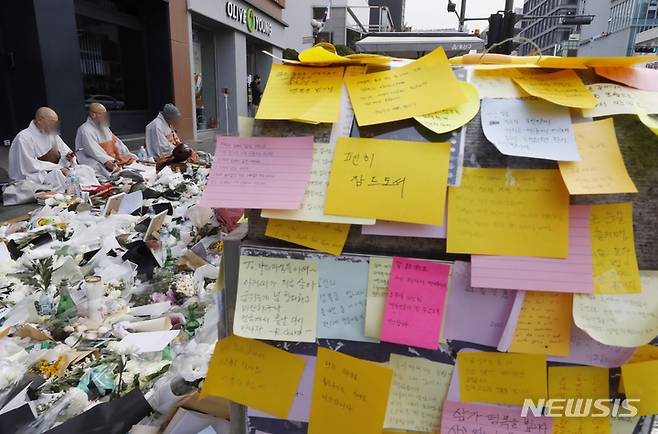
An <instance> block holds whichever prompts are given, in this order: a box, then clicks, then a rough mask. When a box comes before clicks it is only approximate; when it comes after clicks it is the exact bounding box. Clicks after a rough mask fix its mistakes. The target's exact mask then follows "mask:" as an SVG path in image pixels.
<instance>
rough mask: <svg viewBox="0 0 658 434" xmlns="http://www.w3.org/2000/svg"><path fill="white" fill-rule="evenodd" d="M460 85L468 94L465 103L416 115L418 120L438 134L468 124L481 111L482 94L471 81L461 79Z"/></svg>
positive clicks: (465, 93)
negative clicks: (465, 81)
mask: <svg viewBox="0 0 658 434" xmlns="http://www.w3.org/2000/svg"><path fill="white" fill-rule="evenodd" d="M459 87H461V89H462V92H464V95H466V102H465V103H463V104H460V105H457V106H454V107H451V108H447V109H444V110H441V111H438V112H435V113H430V114H427V115H423V116H416V120H417V121H418V122H419V123H420V124H421V125H423V126H424V127H426V128H429V129H430V130H432V131H434V132H435V133H437V134H443V133H447V132H448V131H452V130H456V129H457V128H460V127H462V126H463V125H466V123H468V122H469V121H470V120H471V119H473V117H475V115H476V114H478V111H480V95H479V94H478V91H477V89H476V88H475V86H473V85H472V84H470V83H464V82H462V81H460V82H459Z"/></svg>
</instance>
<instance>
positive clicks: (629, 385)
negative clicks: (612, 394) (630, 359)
mask: <svg viewBox="0 0 658 434" xmlns="http://www.w3.org/2000/svg"><path fill="white" fill-rule="evenodd" d="M621 378H623V380H624V387H625V389H626V398H627V399H638V400H639V401H635V402H632V404H633V405H634V406H635V407H637V410H638V415H639V416H647V415H650V414H657V413H658V360H652V361H650V362H640V363H631V364H626V365H623V366H622V367H621Z"/></svg>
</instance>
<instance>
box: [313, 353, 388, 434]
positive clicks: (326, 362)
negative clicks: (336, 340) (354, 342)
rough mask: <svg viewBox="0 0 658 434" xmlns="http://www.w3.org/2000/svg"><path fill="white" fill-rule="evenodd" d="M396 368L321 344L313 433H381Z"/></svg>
mask: <svg viewBox="0 0 658 434" xmlns="http://www.w3.org/2000/svg"><path fill="white" fill-rule="evenodd" d="M392 377H393V371H392V370H390V369H389V368H386V367H384V366H382V365H379V364H377V363H373V362H368V361H365V360H360V359H357V358H356V357H351V356H348V355H345V354H341V353H338V352H336V351H331V350H328V349H326V348H318V358H317V363H316V368H315V380H314V382H313V397H312V398H311V412H310V416H309V425H308V433H309V434H336V433H359V434H381V432H382V428H383V426H384V416H385V414H386V403H387V402H388V393H389V389H390V387H391V380H392Z"/></svg>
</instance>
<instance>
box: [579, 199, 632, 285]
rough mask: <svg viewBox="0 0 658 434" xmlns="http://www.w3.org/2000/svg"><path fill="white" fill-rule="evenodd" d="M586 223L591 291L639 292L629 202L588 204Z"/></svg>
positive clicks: (630, 204)
mask: <svg viewBox="0 0 658 434" xmlns="http://www.w3.org/2000/svg"><path fill="white" fill-rule="evenodd" d="M589 224H590V227H589V229H590V230H589V232H590V237H591V242H592V269H593V272H594V293H596V294H627V293H637V292H640V272H639V269H638V266H637V258H636V256H635V242H634V241H633V204H632V203H630V202H626V203H612V204H605V205H592V208H591V211H590V221H589Z"/></svg>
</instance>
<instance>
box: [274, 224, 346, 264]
mask: <svg viewBox="0 0 658 434" xmlns="http://www.w3.org/2000/svg"><path fill="white" fill-rule="evenodd" d="M349 232H350V225H345V224H339V223H319V222H300V221H295V220H277V219H269V221H268V222H267V228H266V229H265V235H267V236H268V237H272V238H277V239H279V240H284V241H288V242H291V243H295V244H299V245H300V246H304V247H310V248H311V249H315V250H319V251H321V252H327V253H330V254H332V255H335V256H338V255H340V254H341V252H342V251H343V246H344V245H345V241H346V240H347V235H348V234H349Z"/></svg>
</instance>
